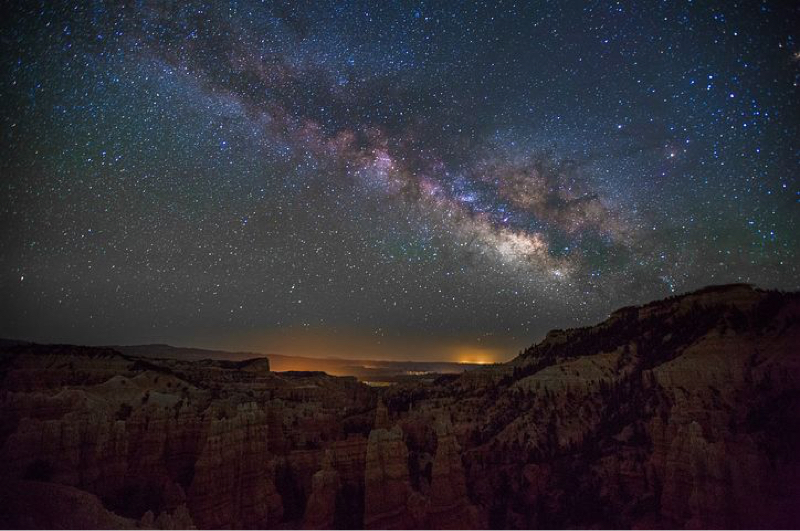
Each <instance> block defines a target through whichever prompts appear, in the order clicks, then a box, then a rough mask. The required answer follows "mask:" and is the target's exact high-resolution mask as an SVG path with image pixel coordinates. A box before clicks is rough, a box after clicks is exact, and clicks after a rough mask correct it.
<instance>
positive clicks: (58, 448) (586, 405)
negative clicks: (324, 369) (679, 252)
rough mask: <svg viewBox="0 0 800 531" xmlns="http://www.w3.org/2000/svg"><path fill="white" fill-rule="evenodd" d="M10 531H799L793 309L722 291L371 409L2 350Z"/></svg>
mask: <svg viewBox="0 0 800 531" xmlns="http://www.w3.org/2000/svg"><path fill="white" fill-rule="evenodd" d="M0 350H2V353H0V382H2V390H1V391H0V487H2V488H0V524H2V525H3V527H9V526H20V527H34V528H35V527H65V526H68V527H78V528H86V527H98V528H100V527H113V528H153V527H155V528H174V527H182V528H185V527H191V526H196V527H198V528H208V527H240V528H263V527H282V528H300V527H304V528H361V527H364V528H483V527H493V528H504V527H508V528H536V527H598V526H601V527H773V526H775V527H797V526H800V515H799V514H798V513H799V512H800V511H798V509H797V507H798V506H800V503H798V501H800V456H798V452H797V450H798V449H800V296H798V295H797V294H781V293H775V292H765V291H760V290H756V289H754V288H751V287H749V286H742V285H734V286H723V287H716V288H707V289H705V290H701V291H699V292H695V293H691V294H688V295H684V296H680V297H674V298H671V299H667V300H664V301H658V302H654V303H651V304H648V305H645V306H642V307H637V308H624V309H621V310H619V311H617V312H615V313H614V314H612V316H611V317H610V318H609V319H608V320H606V321H605V322H603V323H601V324H599V325H597V326H593V327H587V328H582V329H574V330H566V331H553V332H551V333H550V334H549V335H548V337H547V338H546V339H545V340H544V341H542V342H541V343H539V344H537V345H535V346H533V347H531V348H530V349H528V350H527V351H525V352H523V353H521V355H520V356H519V357H517V358H516V359H514V360H513V361H512V362H510V363H508V364H502V365H495V366H490V367H486V368H483V369H480V370H475V371H469V372H466V373H464V374H462V375H446V376H442V377H441V378H439V379H438V380H437V381H435V382H434V383H433V384H430V383H422V382H416V383H415V382H410V383H403V384H398V385H395V386H392V387H389V388H383V389H381V390H376V389H374V388H370V387H367V386H365V385H363V384H361V383H359V382H357V381H355V379H353V378H343V377H331V376H327V375H325V374H323V373H315V372H302V373H275V372H270V371H269V363H268V361H267V360H266V359H256V360H243V361H235V362H233V361H222V360H199V361H181V360H173V359H156V358H147V359H144V358H140V357H137V356H131V355H129V354H123V353H120V352H118V351H116V350H113V349H102V348H87V347H74V346H41V345H32V344H14V343H11V342H9V343H6V344H4V345H3V346H2V347H0Z"/></svg>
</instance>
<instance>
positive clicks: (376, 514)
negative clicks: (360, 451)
mask: <svg viewBox="0 0 800 531" xmlns="http://www.w3.org/2000/svg"><path fill="white" fill-rule="evenodd" d="M364 483H365V486H364V489H365V491H364V527H365V528H367V529H410V528H416V527H419V522H417V521H415V516H417V515H415V514H412V508H416V507H415V504H416V503H417V500H416V499H415V497H413V496H412V494H413V493H412V490H411V484H410V482H409V476H408V449H407V448H406V445H405V443H404V442H403V430H402V429H400V427H399V426H395V427H393V428H392V429H386V428H379V429H375V430H372V431H371V432H370V434H369V441H368V443H367V460H366V470H365V472H364Z"/></svg>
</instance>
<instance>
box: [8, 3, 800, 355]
mask: <svg viewBox="0 0 800 531" xmlns="http://www.w3.org/2000/svg"><path fill="white" fill-rule="evenodd" d="M703 4H705V3H702V2H662V3H658V4H656V3H652V4H649V5H644V4H642V5H640V6H634V5H626V4H619V3H596V2H592V3H588V2H555V3H546V2H531V3H526V2H517V3H510V4H509V3H500V2H497V3H495V2H488V3H486V4H482V3H478V4H473V3H444V2H431V3H405V2H404V3H393V2H374V3H360V2H332V3H327V2H310V3H303V2H285V3H270V2H263V3H262V2H237V3H231V4H225V5H223V3H221V2H220V3H216V2H215V3H189V2H187V3H184V2H177V3H139V2H124V3H120V4H112V3H103V2H93V3H88V2H80V3H75V4H74V5H69V4H66V3H64V4H51V3H47V4H43V5H41V6H37V5H35V4H32V3H31V4H29V5H27V6H23V5H18V6H15V7H14V8H13V9H12V13H11V16H8V17H6V19H5V21H4V22H3V29H2V41H3V49H4V52H3V54H2V65H3V72H4V73H3V77H2V81H0V94H1V95H2V141H1V142H2V144H1V147H2V161H0V169H1V171H2V182H1V183H0V190H2V199H1V200H0V201H1V202H0V245H2V247H1V248H2V253H1V254H0V289H1V290H2V292H3V294H4V295H3V298H4V299H5V302H4V304H3V305H2V310H0V320H1V321H2V324H1V325H0V334H2V335H4V336H7V337H16V338H29V339H34V340H40V341H69V342H78V343H111V344H113V343H143V342H156V341H159V342H172V343H177V344H186V345H209V346H221V347H229V348H256V349H258V348H269V347H270V344H269V340H268V338H269V337H270V334H273V333H277V332H282V333H283V332H286V331H287V330H288V331H295V333H297V334H303V333H309V334H312V333H325V334H329V335H333V336H335V335H336V334H341V335H347V336H359V337H371V338H374V339H376V340H380V341H386V342H395V343H397V342H398V341H399V342H400V343H402V342H403V341H405V340H407V339H409V338H413V340H414V341H415V342H419V341H422V342H424V341H427V340H430V341H432V342H440V343H448V344H450V343H453V344H463V345H469V346H471V347H480V346H484V347H486V348H491V349H499V350H497V352H500V353H501V354H498V356H499V357H506V358H507V357H509V356H511V355H513V354H514V350H515V349H517V348H519V347H521V346H524V345H527V344H529V343H530V342H532V341H533V340H535V339H537V338H538V337H540V336H541V334H542V333H544V332H545V331H547V330H548V329H551V328H563V327H571V326H578V325H582V324H589V323H592V322H594V321H597V320H600V319H602V318H604V317H605V316H606V315H607V314H608V313H609V312H610V311H612V310H613V309H615V308H617V307H619V306H623V305H627V304H633V303H641V302H645V301H647V300H650V299H655V298H662V297H665V296H668V295H670V294H672V293H675V292H680V291H686V290H689V289H693V288H697V287H700V286H703V285H707V284H716V283H726V282H751V283H755V284H757V285H759V286H762V287H771V288H782V289H797V288H798V286H799V285H800V272H799V271H798V267H797V264H796V262H797V251H798V240H799V238H798V235H797V227H798V226H797V222H798V202H800V188H799V187H798V179H797V172H798V165H799V163H800V155H799V154H798V153H800V142H798V127H799V125H800V113H799V112H798V102H800V98H798V95H800V89H799V88H798V82H800V61H798V59H797V57H798V55H797V54H798V52H799V51H800V46H799V44H800V43H798V42H797V33H796V31H797V28H798V27H800V25H799V24H798V22H800V16H798V15H800V12H798V10H797V8H795V9H792V8H791V7H789V6H788V5H787V3H781V2H775V3H771V2H762V3H757V2H748V3H745V4H742V5H733V4H730V3H727V2H726V3H725V5H722V4H721V5H703ZM728 4H730V5H728ZM416 344H417V343H415V345H416ZM416 348H417V347H416V346H415V347H413V348H412V347H408V349H406V351H405V352H403V351H402V349H401V352H400V353H399V354H398V353H396V352H394V351H393V353H392V354H391V355H392V356H398V355H399V356H406V357H415V356H417V357H418V356H420V355H421V354H420V352H421V351H418V350H415V349H416ZM339 354H340V353H339ZM425 355H426V356H428V355H430V354H427V353H426V354H425ZM442 357H446V355H445V354H442Z"/></svg>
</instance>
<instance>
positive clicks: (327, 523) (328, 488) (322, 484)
mask: <svg viewBox="0 0 800 531" xmlns="http://www.w3.org/2000/svg"><path fill="white" fill-rule="evenodd" d="M340 487H341V482H340V481H339V473H338V472H337V471H336V470H335V469H334V468H333V453H332V452H331V451H328V452H326V453H325V458H324V459H323V461H322V469H321V470H320V471H319V472H317V473H316V474H314V477H313V478H312V486H311V496H309V498H308V503H306V512H305V516H304V518H303V528H304V529H333V527H334V523H335V520H336V496H337V494H338V493H339V488H340Z"/></svg>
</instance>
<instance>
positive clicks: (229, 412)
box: [0, 346, 374, 528]
mask: <svg viewBox="0 0 800 531" xmlns="http://www.w3.org/2000/svg"><path fill="white" fill-rule="evenodd" d="M0 362H2V364H3V371H2V374H3V376H4V378H5V379H4V380H3V388H2V394H0V405H2V408H0V478H1V479H2V481H3V482H4V483H11V482H14V481H20V480H36V481H37V482H40V483H42V484H43V485H60V486H64V487H70V488H74V489H75V491H74V492H77V493H79V494H81V493H82V494H81V495H80V496H77V497H75V496H73V497H71V498H69V499H77V500H79V501H80V500H87V501H86V503H87V504H89V505H90V506H92V507H93V505H92V504H93V503H95V502H94V501H92V500H96V504H98V506H99V507H103V508H104V509H105V510H107V511H108V512H109V514H116V515H118V516H119V517H120V518H122V519H124V520H125V521H126V522H127V521H130V522H134V523H136V525H141V526H144V527H159V528H171V527H191V526H193V525H196V526H198V527H201V528H210V527H213V528H219V527H240V528H264V527H274V526H277V525H278V524H281V525H290V526H291V525H292V520H291V518H296V515H297V514H300V515H302V512H303V508H304V504H305V501H306V499H307V498H308V496H309V494H310V490H311V476H312V475H313V474H314V472H315V471H316V470H317V469H318V466H319V462H320V456H321V452H322V449H321V448H320V446H321V443H320V441H328V443H329V444H330V443H332V442H341V444H342V447H341V448H340V451H338V452H336V454H337V455H338V457H339V460H340V461H341V462H342V466H343V468H344V469H351V468H352V467H353V466H354V465H353V463H355V466H357V467H359V468H360V469H361V471H362V472H361V475H362V476H363V463H364V454H365V453H366V440H364V439H362V449H363V451H362V453H361V455H360V456H359V455H358V441H357V440H356V439H354V440H350V439H348V438H346V437H345V434H343V433H342V432H341V428H340V425H341V420H342V418H343V417H342V411H346V410H356V411H363V410H364V408H365V407H366V408H368V407H369V406H370V400H371V399H370V397H374V392H373V391H371V390H370V389H369V388H367V387H366V386H363V385H361V384H358V383H357V382H354V381H353V380H352V379H349V378H343V379H340V378H333V377H328V376H325V375H319V374H310V375H306V374H300V375H289V376H277V375H275V374H273V373H269V372H267V364H266V363H265V362H263V361H261V360H256V361H252V360H248V361H246V362H236V363H224V362H220V363H216V362H211V361H203V362H198V363H197V364H195V363H187V362H181V361H179V360H152V359H150V360H147V361H142V360H137V359H132V358H128V357H125V356H122V355H119V354H115V353H113V351H112V352H110V353H109V352H108V351H106V350H104V349H98V352H92V350H91V349H85V348H76V349H75V350H74V351H73V350H70V349H69V347H65V346H60V347H58V348H56V349H55V350H54V351H50V350H48V349H46V348H44V347H41V348H40V347H36V348H34V349H33V352H30V351H27V350H26V349H17V350H12V351H7V352H5V353H3V357H2V358H0ZM39 373H41V374H42V375H43V378H42V379H41V380H40V379H39V378H38V377H37V374H39ZM40 381H44V382H45V383H47V382H54V383H53V385H54V386H55V387H54V388H48V387H47V386H43V385H33V384H35V383H36V382H40ZM292 389H302V390H303V391H302V392H301V393H297V396H299V397H300V398H297V400H294V401H293V399H292V398H291V397H292V396H293V393H292V392H291V390H292ZM319 395H324V396H327V397H328V401H327V402H326V403H323V402H322V401H320V400H318V398H309V397H317V396H319ZM276 396H283V397H284V398H281V399H279V398H275V397H276ZM287 396H288V397H289V398H286V397H287ZM373 403H374V402H373ZM359 463H360V466H359ZM278 465H281V466H282V467H283V468H281V471H282V472H283V473H284V477H283V479H285V476H286V474H288V475H289V476H292V477H293V478H294V479H292V478H290V479H291V481H284V482H283V484H282V486H284V487H286V489H287V490H286V491H285V492H280V491H279V489H278V485H277V479H278V478H277V477H276V476H277V473H276V469H277V468H278ZM351 473H352V472H351V471H350V470H348V474H351ZM306 475H307V483H308V485H307V486H305V481H306V480H305V479H304V478H305V476H306ZM295 479H296V480H297V481H295ZM295 484H299V485H300V486H299V487H298V488H297V489H294V487H295V486H296V485H295ZM361 484H362V485H363V478H362V483H361ZM304 487H306V488H304ZM53 488H55V487H53ZM362 488H363V487H362ZM293 489H294V490H293ZM334 490H335V489H334ZM58 492H62V491H58ZM63 492H68V493H69V492H73V491H69V490H67V491H63ZM84 494H85V496H84ZM335 494H336V492H334V495H335ZM284 498H285V499H286V500H287V501H288V503H289V504H290V505H289V510H288V511H287V510H286V507H285V505H284ZM13 506H14V507H16V508H17V509H19V510H20V511H23V512H24V510H25V507H27V505H20V504H16V505H13ZM67 506H68V505H64V504H62V505H59V507H67ZM89 509H90V511H89V513H88V514H94V515H96V516H97V518H98V521H97V524H96V525H98V526H99V525H104V524H103V522H104V521H106V520H107V518H106V516H104V515H105V513H103V512H101V511H95V510H94V509H92V508H91V507H89ZM76 514H77V513H76ZM80 514H83V513H80ZM287 514H288V516H287ZM20 516H23V517H24V515H20ZM64 517H65V518H66V520H64V521H65V522H71V520H69V518H68V517H69V515H64ZM80 518H84V516H80ZM75 522H76V523H75V524H74V525H75V526H80V527H93V525H89V524H87V523H86V521H85V518H84V519H81V520H75ZM120 522H122V521H120ZM123 523H124V522H122V523H120V524H119V526H116V527H124V525H123Z"/></svg>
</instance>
